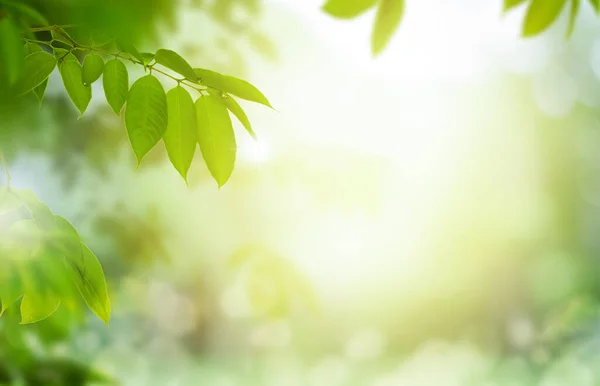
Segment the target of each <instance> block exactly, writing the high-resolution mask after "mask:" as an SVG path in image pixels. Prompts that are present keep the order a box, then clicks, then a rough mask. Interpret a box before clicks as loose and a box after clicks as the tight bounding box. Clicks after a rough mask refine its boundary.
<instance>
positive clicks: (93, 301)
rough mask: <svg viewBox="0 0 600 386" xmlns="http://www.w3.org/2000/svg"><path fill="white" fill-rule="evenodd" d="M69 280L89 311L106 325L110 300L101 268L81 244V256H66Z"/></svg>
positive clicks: (90, 252) (89, 251)
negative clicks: (69, 273)
mask: <svg viewBox="0 0 600 386" xmlns="http://www.w3.org/2000/svg"><path fill="white" fill-rule="evenodd" d="M65 261H66V262H67V266H68V267H69V268H70V272H71V279H72V280H73V282H74V283H75V286H76V287H77V289H78V290H79V293H80V294H81V296H82V297H83V300H85V303H86V304H87V305H88V307H89V308H90V310H92V311H93V312H94V313H95V314H96V315H97V316H98V317H99V318H100V319H102V320H103V321H104V322H105V323H106V324H108V321H109V320H110V299H109V297H108V291H107V289H106V279H105V278H104V272H103V271H102V266H101V265H100V262H99V261H98V258H97V257H96V255H94V253H93V252H92V251H91V250H90V249H89V248H88V247H87V246H86V245H85V244H83V243H81V254H80V255H78V256H75V255H72V256H66V257H65Z"/></svg>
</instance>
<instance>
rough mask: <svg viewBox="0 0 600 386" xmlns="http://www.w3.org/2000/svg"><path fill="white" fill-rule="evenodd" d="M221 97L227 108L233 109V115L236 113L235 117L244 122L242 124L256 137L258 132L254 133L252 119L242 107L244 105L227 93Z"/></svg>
mask: <svg viewBox="0 0 600 386" xmlns="http://www.w3.org/2000/svg"><path fill="white" fill-rule="evenodd" d="M220 98H221V100H222V101H223V103H224V104H225V106H227V109H228V110H229V111H231V113H232V114H233V115H235V117H236V118H237V119H238V120H239V121H240V122H241V123H242V125H244V127H245V128H246V130H247V131H248V133H249V134H250V136H251V137H252V138H254V139H256V133H254V130H252V125H251V124H250V120H249V119H248V116H247V115H246V112H245V111H244V109H242V106H240V105H239V103H237V101H236V100H235V99H233V97H231V96H229V95H227V94H225V95H222V96H221V97H220Z"/></svg>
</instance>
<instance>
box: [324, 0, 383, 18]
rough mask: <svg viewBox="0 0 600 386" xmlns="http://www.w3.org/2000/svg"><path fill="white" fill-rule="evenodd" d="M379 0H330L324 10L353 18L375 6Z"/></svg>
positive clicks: (342, 16)
mask: <svg viewBox="0 0 600 386" xmlns="http://www.w3.org/2000/svg"><path fill="white" fill-rule="evenodd" d="M376 3H377V0H328V1H327V3H325V5H323V11H325V12H326V13H328V14H330V15H331V16H335V17H339V18H341V19H352V18H354V17H356V16H358V15H360V14H362V13H364V12H366V11H368V10H369V9H370V8H372V7H374V6H375V4H376Z"/></svg>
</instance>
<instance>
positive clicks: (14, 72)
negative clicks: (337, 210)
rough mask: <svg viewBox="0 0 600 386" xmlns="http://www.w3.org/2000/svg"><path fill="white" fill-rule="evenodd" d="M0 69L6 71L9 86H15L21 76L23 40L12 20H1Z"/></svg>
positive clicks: (8, 18) (5, 18)
mask: <svg viewBox="0 0 600 386" xmlns="http://www.w3.org/2000/svg"><path fill="white" fill-rule="evenodd" d="M0 37H1V38H2V44H0V68H3V69H4V70H5V71H6V76H7V78H8V83H9V84H14V83H15V82H16V81H17V79H19V75H20V74H21V68H22V63H23V49H22V48H21V47H22V46H23V39H22V36H21V33H20V32H19V28H18V26H17V24H16V23H15V22H14V21H13V20H12V19H11V18H10V17H4V18H3V19H0Z"/></svg>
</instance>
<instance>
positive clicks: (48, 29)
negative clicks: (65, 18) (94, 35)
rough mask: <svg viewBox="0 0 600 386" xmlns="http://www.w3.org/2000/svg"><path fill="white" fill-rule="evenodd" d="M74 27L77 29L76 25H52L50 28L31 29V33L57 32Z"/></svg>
mask: <svg viewBox="0 0 600 386" xmlns="http://www.w3.org/2000/svg"><path fill="white" fill-rule="evenodd" d="M74 27H77V25H75V24H65V25H51V26H48V27H37V28H30V29H29V31H31V32H44V31H56V30H59V29H63V28H74Z"/></svg>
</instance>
